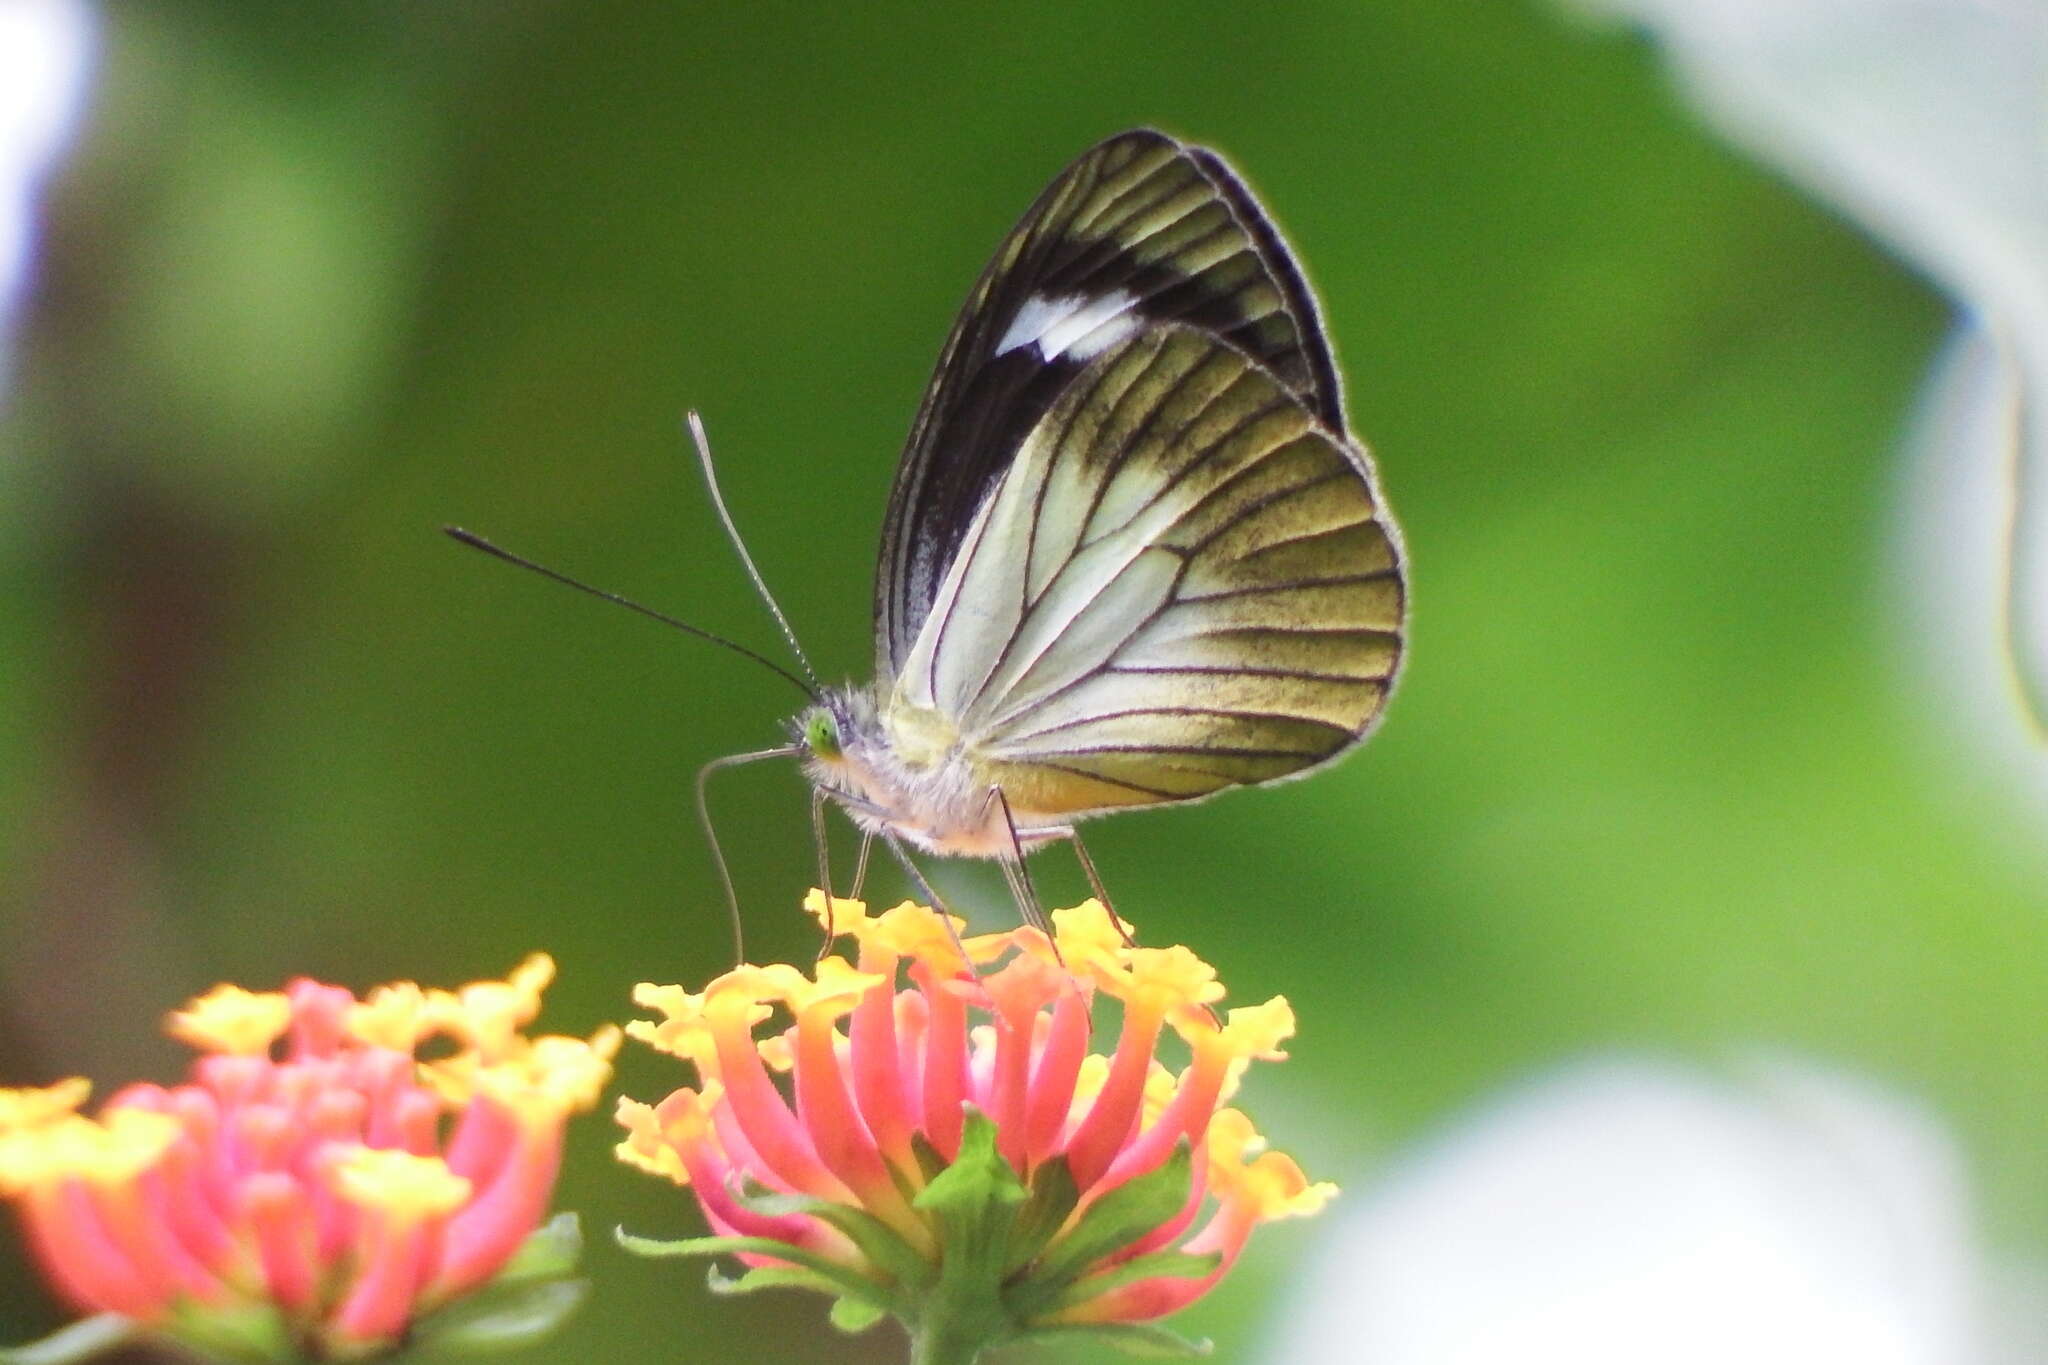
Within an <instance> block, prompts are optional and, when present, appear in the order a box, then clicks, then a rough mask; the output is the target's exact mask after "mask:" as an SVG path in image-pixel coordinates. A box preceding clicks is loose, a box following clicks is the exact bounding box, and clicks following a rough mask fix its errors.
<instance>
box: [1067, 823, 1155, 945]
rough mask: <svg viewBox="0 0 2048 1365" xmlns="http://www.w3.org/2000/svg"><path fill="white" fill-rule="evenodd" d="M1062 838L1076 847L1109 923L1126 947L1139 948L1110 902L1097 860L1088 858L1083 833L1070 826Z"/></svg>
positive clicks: (1090, 888)
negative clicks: (1096, 867) (1082, 839)
mask: <svg viewBox="0 0 2048 1365" xmlns="http://www.w3.org/2000/svg"><path fill="white" fill-rule="evenodd" d="M1062 837H1063V838H1065V839H1066V841H1067V842H1068V843H1069V844H1072V845H1073V846H1074V858H1075V860H1076V861H1077V862H1079V863H1080V864H1081V871H1082V873H1083V874H1084V875H1086V877H1087V878H1088V889H1089V891H1090V892H1092V893H1093V894H1094V896H1095V899H1096V900H1097V901H1098V902H1100V903H1101V905H1102V908H1103V909H1104V910H1107V911H1108V912H1109V922H1110V923H1111V924H1114V925H1115V926H1116V931H1117V933H1118V934H1120V935H1121V936H1122V937H1123V941H1124V947H1126V948H1135V947H1137V946H1138V941H1137V940H1136V939H1134V938H1132V937H1131V931H1130V928H1129V927H1128V926H1127V925H1125V923H1124V921H1123V917H1122V916H1121V915H1119V914H1117V912H1116V906H1115V905H1114V904H1112V903H1111V902H1110V899H1109V889H1108V888H1107V887H1105V886H1104V885H1103V884H1102V874H1101V873H1100V872H1097V871H1096V870H1095V860H1094V859H1093V858H1091V857H1089V856H1088V845H1086V844H1084V843H1082V842H1081V831H1080V830H1078V829H1076V828H1075V827H1074V826H1072V825H1069V826H1067V828H1066V830H1065V832H1064V833H1063V835H1062Z"/></svg>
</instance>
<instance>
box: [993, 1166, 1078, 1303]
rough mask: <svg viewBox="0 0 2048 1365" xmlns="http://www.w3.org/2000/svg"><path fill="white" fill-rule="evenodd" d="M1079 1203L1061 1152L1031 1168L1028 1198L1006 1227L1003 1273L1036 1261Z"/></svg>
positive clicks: (1076, 1190) (1015, 1271)
mask: <svg viewBox="0 0 2048 1365" xmlns="http://www.w3.org/2000/svg"><path fill="white" fill-rule="evenodd" d="M1080 1202H1081V1190H1080V1187H1079V1186H1077V1185H1076V1184H1075V1183H1074V1172H1073V1169H1072V1168H1071V1167H1070V1166H1068V1165H1067V1158H1066V1156H1065V1154H1064V1153H1062V1154H1061V1155H1059V1156H1056V1157H1054V1158H1052V1159H1051V1160H1050V1161H1046V1162H1044V1163H1042V1164H1041V1165H1040V1166H1039V1168H1038V1169H1037V1170H1035V1171H1033V1172H1032V1173H1031V1197H1030V1198H1029V1199H1027V1200H1025V1201H1024V1207H1023V1208H1022V1209H1020V1210H1018V1212H1017V1221H1016V1223H1015V1224H1014V1225H1013V1226H1012V1227H1011V1229H1010V1248H1009V1254H1008V1255H1006V1256H1005V1257H1004V1258H1003V1273H1004V1276H1005V1277H1006V1278H1007V1277H1008V1276H1010V1275H1014V1274H1016V1273H1017V1272H1018V1271H1019V1270H1022V1269H1023V1268H1024V1267H1025V1266H1027V1265H1029V1264H1031V1262H1032V1261H1034V1260H1036V1259H1037V1257H1038V1254H1039V1253H1040V1252H1041V1251H1044V1250H1045V1248H1046V1245H1047V1243H1049V1242H1051V1241H1052V1239H1053V1235H1054V1234H1055V1233H1057V1232H1058V1231H1059V1230H1060V1228H1061V1226H1062V1225H1063V1224H1065V1223H1066V1221H1067V1215H1068V1214H1070V1213H1072V1212H1073V1211H1074V1206H1075V1205H1076V1204H1079V1203H1080Z"/></svg>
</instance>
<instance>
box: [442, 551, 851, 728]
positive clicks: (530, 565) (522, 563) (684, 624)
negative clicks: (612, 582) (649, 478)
mask: <svg viewBox="0 0 2048 1365" xmlns="http://www.w3.org/2000/svg"><path fill="white" fill-rule="evenodd" d="M441 529H442V530H443V531H444V532H446V533H447V535H448V537H449V538H450V539H451V540H456V541H460V542H461V543H462V544H464V545H467V546H469V547H470V548H471V549H472V550H482V551H483V552H484V553H485V554H487V555H490V556H492V557H494V558H497V559H502V560H504V561H505V562H506V563H507V564H516V565H518V566H519V567H520V568H522V569H531V570H533V571H534V572H535V573H537V574H539V575H540V576H541V577H542V578H551V579H553V580H554V581H555V582H557V583H560V584H562V585H563V586H565V587H570V588H574V589H576V591H578V592H587V593H589V594H590V595H591V596H592V597H596V598H601V599H603V600H604V601H606V602H613V603H616V604H618V605H619V606H622V607H624V608H626V609H627V610H628V611H637V612H639V613H640V614H641V615H642V616H645V617H648V618H649V619H651V620H655V621H659V622H661V623H662V624H663V625H665V626H671V627H673V628H675V629H676V630H680V631H682V632H683V633H684V634H685V635H694V636H696V637H697V638H698V639H700V640H709V641H710V642H711V643H712V644H714V645H718V646H720V647H721V648H724V649H729V650H731V651H732V652H733V653H735V654H738V655H740V656H742V657H744V658H748V659H752V660H753V661H754V662H755V663H757V664H759V665H761V667H763V668H765V669H767V670H768V671H769V672H771V673H774V674H777V675H779V676H781V677H784V678H787V679H789V681H790V683H791V684H792V685H794V686H795V687H796V688H797V690H798V691H800V692H802V693H803V694H804V695H805V696H807V697H809V698H810V699H811V700H812V701H818V700H820V698H819V689H818V680H817V677H816V675H813V676H812V678H811V680H810V681H809V682H805V681H804V680H803V679H802V678H799V677H798V676H797V675H796V674H794V673H792V672H790V671H789V670H788V669H786V668H784V667H783V666H782V665H781V664H779V663H776V662H775V661H774V660H773V659H770V658H768V657H766V656H765V655H761V654H757V653H755V652H754V651H753V650H751V649H748V648H747V647H746V646H745V645H743V644H739V643H737V642H736V641H733V640H728V639H726V638H725V637H724V636H723V635H714V634H712V633H711V632H710V631H708V630H705V629H704V628H703V627H701V626H693V625H691V624H690V623H689V622H688V621H678V620H677V619H676V618H675V617H673V616H668V615H664V614H663V613H661V612H658V611H656V610H654V609H653V608H652V607H643V606H641V605H640V604H639V603H638V602H635V601H633V600H632V599H631V598H627V597H621V596H619V595H618V594H617V593H615V592H606V591H605V590H604V589H603V588H593V587H592V586H590V584H588V583H585V582H582V581H581V580H579V579H574V578H571V577H569V575H567V574H565V573H559V572H557V571H555V570H554V569H550V568H549V567H547V565H545V564H536V563H534V562H533V561H532V560H530V559H528V558H526V557H525V556H524V555H515V554H513V553H512V552H511V551H510V550H507V549H505V548H504V547H503V546H500V545H493V544H492V543H491V542H490V541H488V540H485V539H484V538H483V537H482V536H480V535H478V534H477V533H476V532H474V531H465V530H463V529H462V528H461V527H460V526H443V527H442V528H441ZM748 567H749V568H751V567H753V566H752V565H749V566H748ZM771 605H772V604H771ZM780 615H781V613H779V612H778V613H777V616H778V617H779V616H780ZM782 629H783V632H784V633H785V634H787V633H788V631H789V627H788V626H786V625H785V626H784V627H783V628H782ZM810 671H811V667H810V665H809V664H808V663H806V664H805V665H804V672H806V673H809V672H810Z"/></svg>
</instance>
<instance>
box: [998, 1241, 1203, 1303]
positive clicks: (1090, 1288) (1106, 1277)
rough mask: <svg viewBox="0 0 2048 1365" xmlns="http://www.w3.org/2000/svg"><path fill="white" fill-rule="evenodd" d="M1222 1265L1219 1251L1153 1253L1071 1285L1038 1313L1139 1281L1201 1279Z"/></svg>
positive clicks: (1137, 1257)
mask: <svg viewBox="0 0 2048 1365" xmlns="http://www.w3.org/2000/svg"><path fill="white" fill-rule="evenodd" d="M1221 1264H1223V1253H1221V1252H1218V1251H1211V1252H1208V1253H1206V1254H1205V1255H1200V1256H1197V1255H1194V1254H1193V1253H1191V1252H1186V1251H1154V1252H1150V1253H1148V1254H1146V1255H1144V1256H1133V1257H1131V1259H1130V1260H1128V1261H1123V1262H1120V1263H1118V1264H1116V1265H1113V1266H1111V1267H1110V1268H1109V1269H1107V1270H1105V1271H1103V1272H1102V1273H1101V1274H1099V1275H1084V1276H1082V1277H1081V1278H1080V1279H1078V1280H1074V1281H1072V1282H1070V1283H1069V1284H1068V1285H1067V1286H1066V1288H1064V1289H1062V1290H1060V1292H1059V1293H1057V1294H1055V1295H1053V1296H1052V1298H1051V1299H1049V1300H1047V1301H1046V1302H1044V1303H1042V1304H1040V1305H1039V1307H1038V1309H1037V1311H1038V1312H1040V1313H1057V1312H1058V1311H1059V1310H1060V1309H1062V1308H1067V1307H1071V1306H1072V1305H1074V1304H1077V1303H1085V1302H1086V1301H1087V1300H1089V1299H1092V1298H1095V1297H1096V1296H1097V1295H1100V1294H1107V1293H1108V1292H1109V1291H1110V1290H1112V1289H1121V1288H1122V1287H1123V1286H1125V1285H1127V1284H1135V1283H1136V1282H1138V1281H1139V1280H1152V1279H1171V1280H1198V1279H1200V1278H1202V1276H1204V1275H1207V1274H1208V1273H1209V1272H1210V1271H1212V1270H1214V1269H1215V1268H1216V1267H1217V1266H1219V1265H1221Z"/></svg>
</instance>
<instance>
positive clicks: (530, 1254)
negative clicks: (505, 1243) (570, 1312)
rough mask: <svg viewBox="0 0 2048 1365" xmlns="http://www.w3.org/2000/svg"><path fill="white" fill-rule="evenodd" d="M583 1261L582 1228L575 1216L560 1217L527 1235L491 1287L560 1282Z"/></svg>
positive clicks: (563, 1215) (552, 1219)
mask: <svg viewBox="0 0 2048 1365" xmlns="http://www.w3.org/2000/svg"><path fill="white" fill-rule="evenodd" d="M582 1258H583V1224H582V1222H581V1221H580V1220H579V1219H578V1218H577V1217H576V1215H575V1214H573V1213H558V1214H556V1215H555V1216H554V1217H553V1218H550V1219H549V1220H548V1221H547V1222H545V1223H543V1224H541V1225H540V1226H539V1227H537V1228H535V1229H534V1230H533V1231H532V1232H530V1233H528V1234H527V1235H526V1240H525V1241H523V1242H521V1243H520V1244H519V1250H517V1251H515V1252H513V1253H512V1259H511V1260H509V1261H507V1262H505V1268H504V1269H503V1270H500V1271H499V1272H498V1273H497V1274H496V1275H494V1276H492V1277H491V1284H492V1285H494V1286H495V1285H501V1284H510V1283H514V1282H516V1281H519V1280H559V1279H562V1278H563V1277H565V1276H567V1275H569V1274H571V1273H572V1272H574V1271H575V1269H576V1263H577V1262H578V1261H580V1260H581V1259H582Z"/></svg>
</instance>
